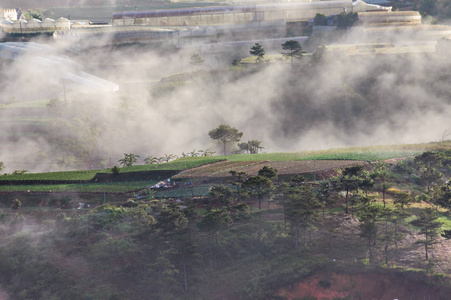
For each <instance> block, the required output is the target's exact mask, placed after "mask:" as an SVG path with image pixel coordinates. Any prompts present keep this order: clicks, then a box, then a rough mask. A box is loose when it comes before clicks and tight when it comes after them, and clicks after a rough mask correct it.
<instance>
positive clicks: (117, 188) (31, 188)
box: [0, 181, 156, 193]
mask: <svg viewBox="0 0 451 300" xmlns="http://www.w3.org/2000/svg"><path fill="white" fill-rule="evenodd" d="M155 183H156V182H155V181H152V182H151V181H134V182H114V183H113V182H111V183H90V184H53V185H48V184H42V185H4V186H0V192H76V193H95V192H105V193H125V192H131V191H135V190H138V189H144V188H148V187H150V186H151V185H153V184H155Z"/></svg>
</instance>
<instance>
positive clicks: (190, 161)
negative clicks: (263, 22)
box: [0, 148, 421, 183]
mask: <svg viewBox="0 0 451 300" xmlns="http://www.w3.org/2000/svg"><path fill="white" fill-rule="evenodd" d="M370 149H371V148H368V149H367V148H355V149H344V150H340V149H336V150H330V151H315V152H297V153H259V154H238V155H229V156H214V157H213V156H207V157H182V158H179V159H177V160H174V161H171V162H168V163H162V164H146V165H134V166H130V167H124V168H120V173H132V172H144V171H163V170H173V171H183V170H186V169H191V168H195V167H199V166H201V165H205V164H210V163H214V162H218V161H221V160H227V161H230V162H245V161H301V160H358V161H378V160H385V159H392V158H400V157H406V156H414V155H418V154H420V153H421V151H419V150H416V149H412V150H405V149H400V150H394V151H386V150H384V149H382V150H380V151H375V152H370ZM342 151H343V152H342ZM96 174H112V171H111V169H101V170H86V171H66V172H49V173H30V174H15V175H5V176H0V183H1V182H4V181H58V182H61V183H68V182H67V181H90V180H93V179H94V177H95V176H96ZM72 183H75V182H72Z"/></svg>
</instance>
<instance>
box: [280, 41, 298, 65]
mask: <svg viewBox="0 0 451 300" xmlns="http://www.w3.org/2000/svg"><path fill="white" fill-rule="evenodd" d="M281 46H282V49H283V50H287V51H288V52H282V55H283V56H284V57H286V58H289V59H290V61H291V65H293V59H294V58H296V59H301V58H302V47H301V44H300V43H299V42H298V41H295V40H289V41H286V42H285V43H283V44H282V45H281Z"/></svg>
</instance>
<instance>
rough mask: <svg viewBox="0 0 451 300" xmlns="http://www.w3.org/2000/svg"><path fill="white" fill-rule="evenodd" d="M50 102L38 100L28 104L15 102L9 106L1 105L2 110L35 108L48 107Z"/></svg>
mask: <svg viewBox="0 0 451 300" xmlns="http://www.w3.org/2000/svg"><path fill="white" fill-rule="evenodd" d="M48 102H49V100H36V101H26V102H14V103H9V104H0V108H35V107H46V105H47V103H48Z"/></svg>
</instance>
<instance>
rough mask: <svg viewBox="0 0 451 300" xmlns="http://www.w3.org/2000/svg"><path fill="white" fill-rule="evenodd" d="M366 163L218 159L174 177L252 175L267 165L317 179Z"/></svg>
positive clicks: (285, 173)
mask: <svg viewBox="0 0 451 300" xmlns="http://www.w3.org/2000/svg"><path fill="white" fill-rule="evenodd" d="M366 164H368V163H367V162H363V161H355V160H305V161H247V162H243V161H220V162H216V163H212V164H208V165H205V166H200V167H197V168H193V169H190V170H185V171H182V172H181V173H179V174H178V175H176V176H174V177H175V178H191V179H194V178H196V179H199V178H202V179H208V178H210V179H213V178H226V177H231V175H230V171H236V172H245V173H246V174H248V175H250V176H254V175H257V173H258V171H259V170H260V169H261V168H263V167H264V166H268V167H272V168H275V169H277V171H278V174H279V176H284V175H296V174H313V173H315V175H316V176H317V178H318V179H323V178H327V177H329V176H330V175H333V174H334V170H335V169H339V168H344V167H348V166H354V165H366Z"/></svg>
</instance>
